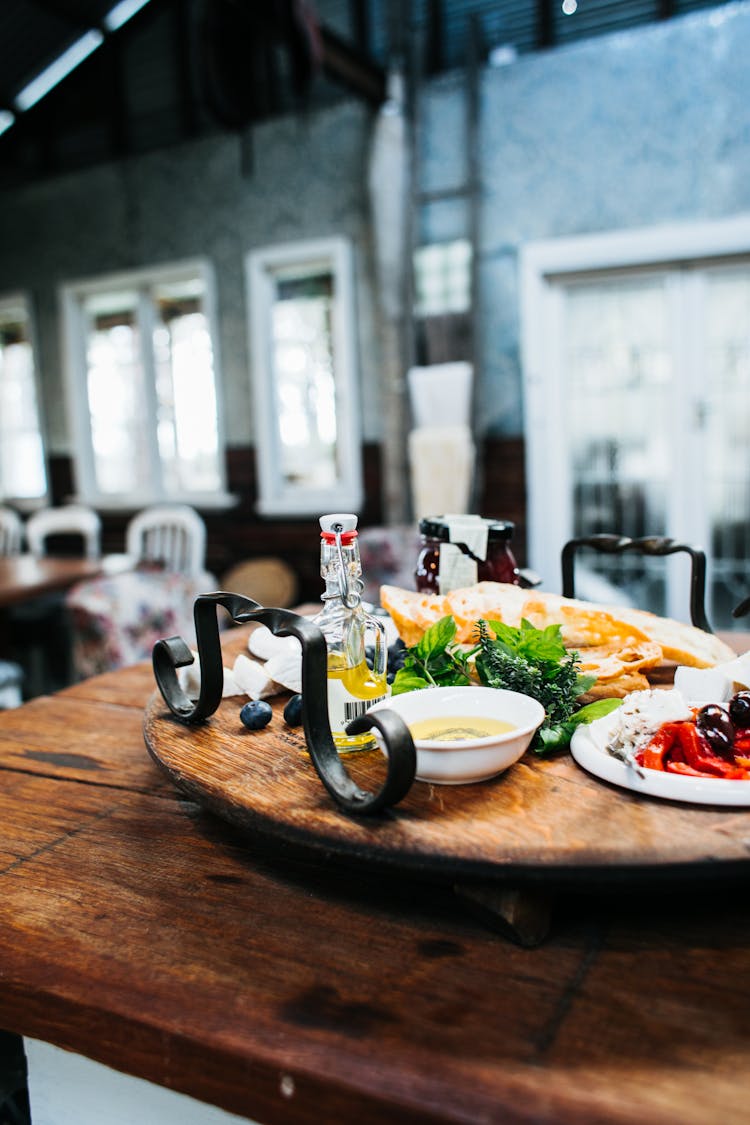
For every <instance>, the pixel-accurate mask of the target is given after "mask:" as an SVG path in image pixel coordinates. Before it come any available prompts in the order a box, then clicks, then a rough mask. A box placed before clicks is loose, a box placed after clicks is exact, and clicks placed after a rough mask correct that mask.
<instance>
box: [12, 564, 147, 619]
mask: <svg viewBox="0 0 750 1125" xmlns="http://www.w3.org/2000/svg"><path fill="white" fill-rule="evenodd" d="M132 565H133V561H132V559H130V558H129V557H128V556H127V555H104V556H103V557H102V558H100V559H79V558H77V559H67V558H54V557H50V558H35V557H34V555H9V556H6V557H3V558H0V609H2V608H5V607H6V606H10V605H18V604H19V603H20V602H25V601H29V600H30V599H31V598H37V597H39V596H40V595H42V594H51V593H55V592H56V591H60V590H67V589H68V588H69V587H70V586H74V585H75V584H76V583H77V582H83V581H84V580H86V579H89V578H98V577H99V575H101V574H119V573H122V572H123V571H124V570H126V569H128V568H129V567H131V566H132Z"/></svg>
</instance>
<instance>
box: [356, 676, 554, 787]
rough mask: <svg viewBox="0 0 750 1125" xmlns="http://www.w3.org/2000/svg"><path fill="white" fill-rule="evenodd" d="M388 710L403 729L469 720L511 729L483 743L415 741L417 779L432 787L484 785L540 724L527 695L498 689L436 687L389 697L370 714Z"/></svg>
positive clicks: (479, 740)
mask: <svg viewBox="0 0 750 1125" xmlns="http://www.w3.org/2000/svg"><path fill="white" fill-rule="evenodd" d="M385 708H388V709H389V710H391V711H395V712H396V713H397V714H399V715H400V716H401V718H402V719H403V720H404V722H405V723H406V724H407V725H409V724H410V723H413V722H416V721H418V720H419V719H429V718H439V717H443V718H456V717H459V716H460V717H464V718H465V717H468V716H471V717H475V718H477V719H479V718H488V719H501V720H505V721H506V722H509V723H513V724H514V729H513V730H509V731H507V732H506V733H503V734H491V735H489V736H488V737H487V738H474V739H467V740H461V741H457V742H444V741H437V740H434V741H433V740H431V739H422V738H415V739H414V745H415V747H416V750H417V775H416V776H417V780H418V781H429V782H432V783H434V784H436V785H460V784H465V783H466V782H471V781H486V780H487V778H489V777H495V775H496V774H499V773H502V772H503V770H507V768H508V766H512V765H513V763H514V762H517V761H518V759H519V758H520V757H521V756H522V754H523V753H524V751H525V750H526V749H527V747H528V745H529V743H530V742H531V739H532V738H533V737H534V734H535V732H536V730H537V728H538V727H539V726H540V725H541V723H542V722H543V720H544V708H543V707H542V705H541V703H537V701H536V700H535V699H532V698H531V697H530V696H528V695H522V694H521V692H518V691H505V690H504V689H503V688H488V687H473V686H471V687H437V688H423V689H422V690H421V691H409V692H405V693H404V694H403V695H393V696H389V698H388V699H384V700H383V701H382V702H381V703H376V704H375V706H374V707H373V708H372V710H373V711H382V710H384V709H385Z"/></svg>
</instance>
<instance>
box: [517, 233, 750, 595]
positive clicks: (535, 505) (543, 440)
mask: <svg viewBox="0 0 750 1125" xmlns="http://www.w3.org/2000/svg"><path fill="white" fill-rule="evenodd" d="M748 253H750V214H743V215H737V216H733V217H731V218H728V219H718V220H715V221H705V222H703V221H702V222H696V223H687V224H670V225H665V226H659V227H643V228H638V229H633V230H625V231H610V232H605V233H602V234H591V235H582V236H579V237H573V238H560V239H551V240H545V241H540V242H531V243H528V244H526V245H525V246H523V247H522V248H521V253H520V274H521V370H522V380H523V394H524V438H525V449H526V476H527V496H528V508H527V521H528V522H527V526H528V545H529V551H528V554H529V562H530V565H531V566H533V567H534V569H535V570H537V571H538V572H539V573H540V574H542V575H543V577H544V583H545V586H546V587H547V588H548V589H550V590H554V589H559V588H560V581H561V579H560V551H561V549H562V546H563V544H564V543H565V542H566V540H567V539H569V538H570V536H571V530H570V529H571V526H572V523H571V512H570V503H569V498H570V482H569V479H568V474H567V458H566V453H565V435H564V434H563V433H562V431H561V429H560V427H559V425H557V426H555V425H551V424H550V419H558V420H559V419H560V418H562V417H564V413H563V410H562V405H563V404H562V401H561V396H562V394H563V387H562V377H561V371H560V369H559V365H558V363H557V357H556V356H555V349H554V341H555V339H556V338H558V337H559V333H558V332H557V331H556V330H555V318H556V317H558V316H559V315H560V294H559V288H558V287H557V286H556V283H558V282H559V281H560V280H561V278H564V279H566V280H572V279H573V278H574V277H575V275H576V274H579V273H584V272H589V271H594V270H598V271H605V270H617V269H627V268H637V267H645V268H648V267H649V266H654V267H656V266H662V265H663V266H674V265H675V264H677V263H680V262H688V261H695V260H696V259H705V260H706V264H708V261H709V260H710V259H724V260H727V261H729V260H730V259H731V258H732V257H735V256H737V257H739V256H740V255H746V254H748ZM690 407H691V404H689V403H687V402H684V403H681V409H683V410H684V411H688V410H689V409H690ZM673 534H681V532H680V530H679V528H678V527H675V530H674V532H673ZM694 537H695V536H694V531H693V534H689V535H688V538H691V539H692V538H694Z"/></svg>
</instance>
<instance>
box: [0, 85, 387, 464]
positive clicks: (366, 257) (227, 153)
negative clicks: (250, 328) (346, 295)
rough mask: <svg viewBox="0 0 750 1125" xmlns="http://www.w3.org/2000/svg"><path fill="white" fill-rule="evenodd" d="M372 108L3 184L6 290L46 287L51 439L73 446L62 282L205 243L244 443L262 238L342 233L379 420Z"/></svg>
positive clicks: (64, 447)
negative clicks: (250, 274)
mask: <svg viewBox="0 0 750 1125" xmlns="http://www.w3.org/2000/svg"><path fill="white" fill-rule="evenodd" d="M368 119H369V114H368V111H367V110H366V109H364V108H363V107H362V106H361V105H360V104H358V103H354V102H352V103H345V104H342V105H340V106H338V107H336V108H334V109H327V110H325V111H323V112H320V113H317V114H311V115H309V116H308V117H304V118H287V119H284V120H281V121H277V122H274V123H269V124H264V125H260V126H257V127H256V128H255V129H253V130H252V132H251V133H250V134H248V137H247V138H246V140H245V141H244V142H242V141H240V139H239V138H237V137H232V136H229V137H225V136H218V137H213V138H209V139H203V140H200V141H198V142H195V143H192V144H184V145H179V146H175V147H172V148H169V149H163V150H161V151H158V152H156V153H153V154H149V155H146V156H140V157H137V158H131V159H129V160H127V161H123V162H122V163H120V164H106V165H101V166H99V167H97V168H94V169H90V170H86V171H82V172H80V173H76V174H71V175H66V176H62V177H57V178H55V179H49V180H44V181H40V182H39V183H37V184H35V185H34V186H33V187H31V188H27V189H26V190H24V191H22V192H16V193H12V194H8V193H6V194H0V292H5V291H10V290H17V289H26V290H28V291H29V292H30V293H31V295H32V298H33V300H34V304H35V309H36V314H37V323H38V336H39V345H40V352H41V357H40V358H41V368H42V379H43V396H44V403H45V415H46V426H47V432H48V438H49V445H50V449H51V452H53V453H60V452H67V451H69V431H68V425H67V418H66V411H65V403H64V395H63V384H62V369H61V340H60V326H59V318H58V289H59V286H60V285H62V284H63V283H64V282H65V281H69V280H73V279H76V278H82V277H89V276H95V275H96V274H98V273H104V272H111V271H116V270H124V269H130V268H135V267H140V266H150V265H159V264H161V263H166V262H170V261H176V260H180V259H185V258H192V257H202V256H205V257H207V258H208V259H210V261H211V262H212V263H213V266H214V269H215V273H216V279H217V290H218V294H217V296H218V306H219V318H220V358H221V365H222V372H223V383H224V408H225V416H226V425H227V436H228V440H229V442H230V444H235V445H247V444H248V443H251V442H252V437H253V434H252V406H251V401H250V397H251V395H250V374H249V359H248V351H249V349H248V341H247V325H246V305H245V278H244V258H245V255H246V254H247V252H248V251H249V250H252V249H254V248H255V247H259V246H267V245H273V244H275V243H282V242H288V241H296V240H299V239H307V238H321V237H326V236H329V235H333V234H344V235H346V236H348V237H349V238H350V239H351V240H352V242H353V244H354V247H355V262H356V266H355V268H356V271H357V290H358V297H359V308H358V314H359V315H358V328H359V338H360V353H361V373H362V384H363V387H362V399H363V409H364V414H365V418H366V419H374V422H368V423H367V424H366V427H365V435H366V436H369V435H370V434H371V433H372V431H373V428H374V430H375V432H376V433H377V430H378V427H377V414H378V410H377V402H378V394H377V374H378V358H377V347H376V342H377V341H376V334H375V330H374V324H373V315H372V301H371V299H370V296H369V294H370V276H371V272H372V269H371V263H370V259H371V252H370V245H369V221H368V212H367V200H366V198H365V196H364V195H363V192H362V184H363V183H364V181H365V177H366V159H367V147H366V142H367V136H368V134H369V124H368Z"/></svg>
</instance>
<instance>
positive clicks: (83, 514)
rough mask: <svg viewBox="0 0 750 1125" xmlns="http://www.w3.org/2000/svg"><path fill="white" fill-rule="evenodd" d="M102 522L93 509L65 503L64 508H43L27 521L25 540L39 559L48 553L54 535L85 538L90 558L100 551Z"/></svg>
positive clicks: (86, 551)
mask: <svg viewBox="0 0 750 1125" xmlns="http://www.w3.org/2000/svg"><path fill="white" fill-rule="evenodd" d="M101 528H102V521H101V520H100V519H99V516H98V515H97V513H96V512H95V511H94V510H93V508H86V507H84V506H83V505H80V504H66V505H64V506H63V507H61V508H42V509H41V511H38V512H34V514H33V515H32V516H29V518H28V520H27V521H26V541H27V543H28V545H29V550H30V551H31V553H32V554H33V555H36V557H37V558H41V557H42V556H44V555H46V554H49V553H50V551H49V544H48V540H49V539H50V538H51V537H54V536H60V535H71V536H76V537H77V538H80V539H81V540H82V541H83V548H84V554H85V556H86V558H87V559H96V558H98V557H99V555H100V554H101Z"/></svg>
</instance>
